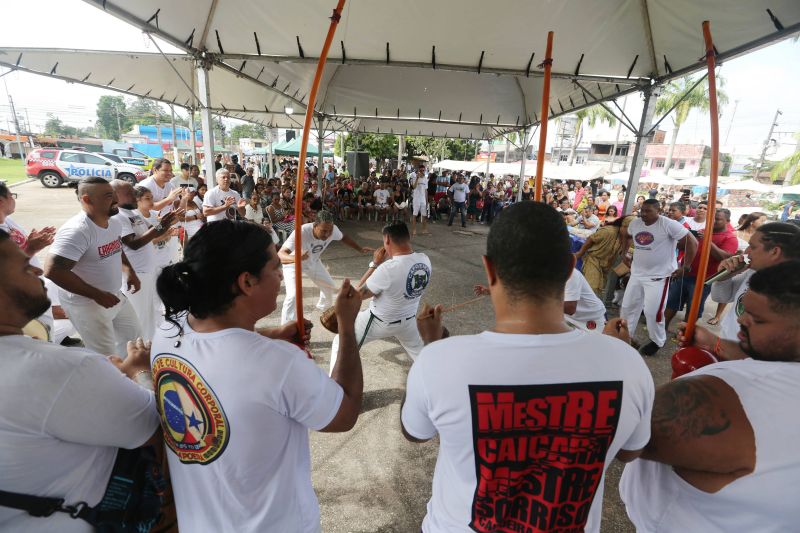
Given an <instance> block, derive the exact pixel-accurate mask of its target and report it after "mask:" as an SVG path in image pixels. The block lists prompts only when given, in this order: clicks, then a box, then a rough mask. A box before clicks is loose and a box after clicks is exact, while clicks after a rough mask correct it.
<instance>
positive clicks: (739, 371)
mask: <svg viewBox="0 0 800 533" xmlns="http://www.w3.org/2000/svg"><path fill="white" fill-rule="evenodd" d="M688 375H690V376H697V375H711V376H716V377H718V378H720V379H722V380H723V381H725V382H726V383H727V384H728V385H730V386H731V387H733V389H734V390H735V391H736V393H737V394H738V395H739V399H740V401H741V402H742V406H743V407H744V410H745V413H746V414H747V418H748V419H749V420H750V424H751V425H752V426H753V432H754V434H755V439H756V467H755V470H754V471H753V473H752V474H750V475H747V476H744V477H741V478H739V479H737V480H736V481H734V482H733V483H730V484H729V485H726V486H725V487H723V488H722V490H720V491H719V492H716V493H714V494H709V493H706V492H703V491H701V490H699V489H696V488H695V487H693V486H692V485H689V484H688V483H687V482H686V481H684V480H683V479H682V478H680V477H679V476H678V475H677V474H675V472H674V471H673V469H672V467H671V466H668V465H665V464H662V463H656V462H653V461H645V460H641V459H640V460H636V461H634V462H633V463H631V464H629V465H627V466H626V467H625V471H624V472H623V475H622V480H621V482H620V495H621V496H622V500H623V501H624V502H625V505H626V507H627V511H628V516H629V517H630V519H631V521H633V523H634V525H635V526H636V530H637V532H639V533H642V532H659V533H661V532H675V533H678V532H680V533H686V532H694V531H698V532H703V533H713V532H720V533H723V532H725V533H727V532H731V531H753V532H756V531H757V532H759V533H772V532H774V533H783V532H786V531H798V530H800V500H798V496H797V486H798V484H800V453H798V449H797V446H798V445H797V443H798V442H800V386H798V383H800V363H776V362H767V361H755V360H753V359H745V360H742V361H727V362H722V363H717V364H714V365H710V366H707V367H704V368H701V369H699V370H696V371H695V372H692V373H691V374H688Z"/></svg>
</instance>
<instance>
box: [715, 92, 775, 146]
mask: <svg viewBox="0 0 800 533" xmlns="http://www.w3.org/2000/svg"><path fill="white" fill-rule="evenodd" d="M737 107H739V100H734V101H733V113H731V121H730V122H729V123H728V130H727V131H726V132H725V142H724V143H723V144H728V136H730V134H731V128H732V127H733V119H734V118H735V117H736V108H737ZM773 122H774V121H773Z"/></svg>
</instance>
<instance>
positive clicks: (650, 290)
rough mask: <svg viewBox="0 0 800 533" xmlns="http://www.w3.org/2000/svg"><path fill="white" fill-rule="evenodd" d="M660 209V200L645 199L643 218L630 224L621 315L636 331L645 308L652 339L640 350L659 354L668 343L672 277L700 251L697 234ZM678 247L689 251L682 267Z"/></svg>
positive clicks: (644, 352) (686, 265)
mask: <svg viewBox="0 0 800 533" xmlns="http://www.w3.org/2000/svg"><path fill="white" fill-rule="evenodd" d="M658 210H659V203H658V200H645V202H644V203H643V204H642V208H641V210H640V217H641V218H637V219H634V220H633V221H632V222H631V224H630V226H628V239H632V240H633V247H634V252H633V257H632V258H631V257H630V256H629V255H626V256H625V259H624V261H625V263H626V264H627V265H629V266H630V268H631V278H630V281H628V286H627V287H626V288H625V296H624V298H623V299H622V310H621V312H620V314H619V316H620V317H621V318H624V319H625V320H626V321H627V322H628V327H629V328H630V330H631V333H633V332H635V331H636V324H637V323H638V322H639V317H640V316H641V314H642V311H644V317H645V319H646V320H647V334H648V335H649V337H650V342H649V343H647V344H645V345H644V346H642V347H641V349H640V350H639V353H641V354H642V355H653V354H655V353H656V352H657V351H658V349H659V348H661V347H662V346H664V343H665V342H667V330H666V327H665V326H664V308H665V307H666V304H667V294H668V292H669V282H670V278H671V277H672V276H680V275H683V274H685V273H686V272H687V271H688V265H691V264H692V261H693V260H694V256H695V253H696V252H697V239H695V238H694V235H692V234H691V233H690V232H689V230H688V229H687V228H686V227H684V226H683V224H681V223H680V222H677V221H675V220H672V219H670V218H667V217H664V216H661V215H659V214H658ZM676 246H681V248H682V249H683V250H684V251H685V254H684V256H683V265H685V266H681V267H680V268H678V261H677V259H676V253H675V248H676ZM625 249H626V250H627V249H628V247H627V246H626V247H625ZM684 269H686V270H684Z"/></svg>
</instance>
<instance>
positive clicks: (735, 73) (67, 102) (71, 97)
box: [0, 0, 800, 154]
mask: <svg viewBox="0 0 800 533" xmlns="http://www.w3.org/2000/svg"><path fill="white" fill-rule="evenodd" d="M5 4H6V5H4V6H3V16H4V19H5V20H6V21H12V20H16V21H28V22H25V23H21V24H9V23H8V22H6V23H4V24H3V31H2V32H0V46H29V47H53V48H84V49H98V50H127V51H148V52H157V50H156V49H155V47H154V46H153V45H152V43H150V42H149V39H148V38H147V37H145V36H144V35H143V34H142V33H141V32H140V31H139V30H138V29H136V28H134V27H133V26H130V25H128V24H126V23H124V22H122V21H120V20H119V19H116V18H115V17H113V16H111V15H108V14H106V13H103V12H102V11H101V10H100V9H98V8H96V7H94V6H92V5H89V4H87V3H85V2H82V1H80V0H26V1H24V2H7V3H5ZM43 13H46V14H47V16H46V17H43V16H39V15H40V14H43ZM32 14H34V15H33V17H32ZM33 21H35V22H33ZM87 28H88V29H90V31H86V29H87ZM32 30H35V31H32ZM159 45H160V46H161V47H162V50H164V52H167V53H168V52H170V51H176V52H177V50H175V49H174V48H172V47H171V46H170V45H168V44H166V43H159ZM798 66H800V41H796V42H795V41H792V40H791V39H789V40H785V41H782V42H779V43H777V44H774V45H772V46H769V47H767V48H763V49H761V50H757V51H755V52H752V53H750V54H748V55H745V56H742V57H739V58H736V59H733V60H730V61H728V62H726V63H724V64H723V65H722V66H721V67H720V70H719V74H720V75H721V76H722V78H724V80H725V86H724V88H723V89H724V91H725V92H726V93H727V94H728V98H729V104H728V105H727V106H725V107H724V108H723V109H722V117H721V119H720V142H721V144H722V145H723V151H731V150H735V151H736V153H740V154H743V153H754V154H757V153H760V150H761V146H762V143H763V142H764V140H765V138H766V136H767V133H768V132H769V127H770V123H771V120H772V118H773V116H774V115H775V111H776V109H780V110H781V111H782V113H783V114H782V115H781V116H780V117H779V119H778V127H776V128H775V133H774V134H773V138H774V139H776V141H777V142H778V144H779V145H780V146H779V147H780V149H781V152H784V151H786V150H787V149H789V148H790V147H793V146H795V145H796V143H797V140H796V139H794V138H793V137H792V134H793V133H794V132H798V131H800V99H799V98H798V97H797V94H798V92H800V68H798ZM2 70H3V72H5V69H2ZM2 80H3V81H5V84H6V86H3V84H1V83H0V128H3V129H8V126H7V121H8V119H10V117H11V113H10V108H9V105H8V97H7V96H6V88H7V91H8V92H9V93H10V94H11V95H12V96H13V98H14V104H15V106H16V108H17V112H18V114H22V115H27V117H28V119H29V122H30V124H31V126H32V129H33V130H34V131H38V130H41V129H42V127H43V126H44V123H45V121H46V120H47V115H48V113H53V114H55V115H57V116H58V117H60V118H61V119H62V120H63V121H64V122H65V123H67V124H69V125H72V126H79V127H87V126H90V125H93V124H94V121H95V119H96V113H95V109H96V103H97V100H98V98H99V97H100V96H101V95H103V94H117V93H114V92H112V91H107V90H102V89H96V88H94V87H88V86H83V85H79V84H68V83H65V82H63V81H60V80H55V79H50V78H46V77H43V76H36V75H33V74H26V73H21V72H14V73H11V74H8V75H6V76H3V78H2ZM737 101H738V103H736V104H735V102H737ZM537 105H538V104H537ZM734 106H735V107H736V112H735V115H734V112H733V111H734ZM641 107H642V105H641V99H640V98H639V96H637V95H633V96H630V97H629V98H628V102H627V107H626V113H627V114H628V115H629V116H630V117H631V118H633V120H634V121H635V122H638V115H639V114H640V113H641ZM178 113H179V114H180V113H182V111H181V110H179V111H178ZM661 128H662V129H665V130H667V131H668V132H669V131H670V130H671V129H672V123H671V120H670V119H669V118H667V119H666V120H665V121H664V122H662V125H661ZM550 130H551V132H552V131H554V130H555V128H554V125H553V124H551V127H550ZM615 134H616V128H608V127H605V126H601V127H597V128H595V129H594V130H587V131H586V134H585V139H597V140H613V139H614V136H615ZM626 135H627V137H626ZM667 135H668V136H667V138H668V139H669V133H668V134H667ZM621 138H622V139H626V138H627V139H630V138H631V135H630V133H629V132H627V130H625V129H624V128H623V129H622V136H621ZM709 139H710V128H709V120H708V115H704V114H702V113H699V112H692V114H691V115H690V116H689V118H688V119H687V121H686V122H685V123H684V125H683V126H682V127H681V129H680V132H679V135H678V142H679V143H708V142H709Z"/></svg>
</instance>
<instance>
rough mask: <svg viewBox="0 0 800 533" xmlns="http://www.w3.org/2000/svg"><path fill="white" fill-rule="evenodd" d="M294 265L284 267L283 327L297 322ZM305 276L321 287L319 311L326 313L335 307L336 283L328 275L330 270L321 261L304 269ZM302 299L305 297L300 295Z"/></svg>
mask: <svg viewBox="0 0 800 533" xmlns="http://www.w3.org/2000/svg"><path fill="white" fill-rule="evenodd" d="M294 271H295V270H294V265H283V284H284V286H285V287H286V299H284V300H283V308H282V309H281V325H283V324H286V323H287V322H291V321H293V320H297V312H296V309H295V304H296V302H297V300H296V298H297V295H296V294H295V285H294ZM303 274H305V276H306V277H307V278H308V279H310V280H311V281H313V282H314V285H316V286H317V287H319V301H318V302H317V309H319V310H320V311H324V310H326V309H327V308H329V307H331V306H332V305H333V289H334V288H335V286H336V283H335V282H334V281H333V278H332V277H331V275H330V274H329V273H328V269H326V268H325V265H323V264H322V262H321V261H312V262H311V263H309V265H308V267H307V268H304V269H303ZM300 297H301V298H302V297H303V296H302V295H300Z"/></svg>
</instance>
